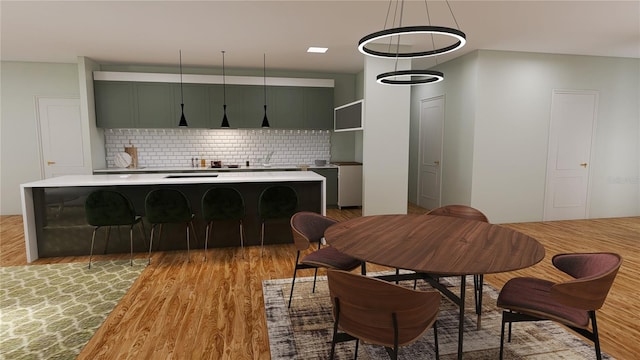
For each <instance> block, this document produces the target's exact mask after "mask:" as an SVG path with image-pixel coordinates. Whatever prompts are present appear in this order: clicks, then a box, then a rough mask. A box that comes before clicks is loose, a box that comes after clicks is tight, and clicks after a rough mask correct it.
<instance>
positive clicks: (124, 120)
mask: <svg viewBox="0 0 640 360" xmlns="http://www.w3.org/2000/svg"><path fill="white" fill-rule="evenodd" d="M93 87H94V92H95V104H96V126H97V127H99V128H134V127H135V121H134V114H135V111H134V98H133V85H132V83H130V82H124V81H94V82H93Z"/></svg>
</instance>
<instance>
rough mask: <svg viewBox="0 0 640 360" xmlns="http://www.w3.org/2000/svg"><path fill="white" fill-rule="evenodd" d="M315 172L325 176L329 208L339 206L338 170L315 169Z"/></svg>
mask: <svg viewBox="0 0 640 360" xmlns="http://www.w3.org/2000/svg"><path fill="white" fill-rule="evenodd" d="M313 172H315V173H317V174H320V175H322V176H324V177H325V178H326V179H327V180H326V189H327V196H326V198H327V207H337V206H338V169H335V168H334V169H313Z"/></svg>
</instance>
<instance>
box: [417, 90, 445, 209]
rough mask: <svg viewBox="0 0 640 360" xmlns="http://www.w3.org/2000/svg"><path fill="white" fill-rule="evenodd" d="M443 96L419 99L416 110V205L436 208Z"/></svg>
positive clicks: (437, 201) (438, 200) (438, 191)
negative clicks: (418, 138) (418, 128)
mask: <svg viewBox="0 0 640 360" xmlns="http://www.w3.org/2000/svg"><path fill="white" fill-rule="evenodd" d="M443 124H444V96H440V97H437V98H432V99H426V100H422V102H421V107H420V146H419V149H420V154H419V156H418V161H419V164H420V165H419V171H418V205H419V206H421V207H424V208H427V209H435V208H437V207H440V194H441V190H442V186H441V183H442V181H441V180H442V172H441V169H442V136H443Z"/></svg>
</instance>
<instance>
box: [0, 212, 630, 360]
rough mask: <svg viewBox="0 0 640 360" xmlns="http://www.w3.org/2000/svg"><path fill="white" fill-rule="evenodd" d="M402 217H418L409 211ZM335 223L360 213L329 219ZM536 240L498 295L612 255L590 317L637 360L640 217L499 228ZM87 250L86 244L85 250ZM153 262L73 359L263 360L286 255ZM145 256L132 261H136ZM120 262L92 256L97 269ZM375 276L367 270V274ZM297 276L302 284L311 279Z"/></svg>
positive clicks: (287, 248)
mask: <svg viewBox="0 0 640 360" xmlns="http://www.w3.org/2000/svg"><path fill="white" fill-rule="evenodd" d="M409 211H410V212H415V213H420V212H423V211H424V209H420V208H415V207H410V208H409ZM328 215H329V216H332V217H334V218H336V219H338V220H346V219H349V218H351V217H354V216H359V215H360V211H359V210H328ZM504 226H508V227H510V228H513V229H516V230H518V231H521V232H524V233H526V234H529V235H531V236H533V237H535V238H537V239H538V240H539V241H540V242H541V243H542V244H543V245H544V247H545V249H546V257H545V259H544V260H543V261H542V262H540V263H539V264H537V265H535V266H532V267H530V268H527V269H524V270H520V271H515V272H510V273H503V274H497V275H488V276H486V277H485V279H486V281H487V282H488V283H490V284H491V285H493V286H495V287H497V288H500V287H501V286H502V285H503V284H504V283H505V282H506V281H507V280H508V279H510V278H511V277H514V276H525V275H526V276H537V277H544V278H549V279H552V280H554V279H555V280H560V279H565V278H566V276H564V275H563V274H562V273H559V272H558V271H557V270H556V269H555V268H553V266H552V265H551V264H550V259H551V257H552V256H553V255H554V254H558V253H562V252H581V251H588V252H595V251H611V252H617V253H619V254H621V255H622V257H623V258H624V262H623V265H622V268H621V269H620V272H619V274H618V277H617V279H616V281H615V283H614V285H613V288H612V289H611V292H610V294H609V297H608V299H607V302H606V303H605V305H604V307H603V308H602V310H601V311H600V312H599V314H598V316H599V321H598V323H599V329H600V334H601V342H602V348H603V350H604V351H606V352H607V353H609V354H611V355H613V356H614V357H616V358H617V359H629V360H631V359H637V358H638V354H640V341H639V340H640V331H639V330H638V324H639V323H640V300H638V295H637V293H638V289H639V288H640V254H639V252H638V248H639V244H640V217H635V218H616V219H597V220H580V221H559V222H544V223H542V222H537V223H522V224H506V225H504ZM88 244H89V242H87V246H89V245H88ZM202 255H203V251H202V250H199V251H192V253H191V262H189V263H187V262H186V252H158V253H154V255H153V263H152V264H151V266H148V267H147V268H146V269H145V270H144V271H143V272H142V274H141V276H140V277H139V279H138V280H137V281H136V282H135V283H134V284H133V286H132V287H131V289H130V290H129V292H128V293H127V295H125V297H124V298H123V299H122V301H120V303H119V304H118V305H117V307H116V308H115V309H114V310H113V311H112V313H111V314H110V315H109V317H108V318H107V320H106V321H105V323H104V324H103V325H102V327H101V328H100V329H99V330H98V331H97V332H96V334H95V335H94V337H93V338H92V339H91V340H90V342H89V343H88V344H87V346H86V347H85V348H84V350H83V351H82V353H81V354H80V356H79V359H269V358H270V355H269V344H268V337H267V331H266V322H265V316H264V311H265V310H264V302H263V298H262V286H261V284H262V281H263V280H265V279H277V278H288V277H291V275H292V269H293V264H294V260H295V250H294V247H293V245H277V246H268V247H266V248H265V251H264V256H263V257H260V250H259V247H251V248H247V249H246V250H245V251H244V258H243V257H242V255H243V254H242V251H241V250H240V249H238V248H224V249H213V250H210V251H209V255H208V261H207V262H203V261H202ZM145 256H146V254H143V253H140V254H136V257H137V258H141V259H142V258H145ZM107 258H109V259H111V258H128V254H122V255H107V256H98V260H101V259H107ZM87 260H88V259H87V257H65V258H49V259H39V260H37V261H36V262H34V264H46V263H56V262H77V261H80V262H86V261H87ZM26 264H27V263H26V255H25V249H24V236H23V230H22V218H21V216H2V217H0V265H1V266H12V265H26ZM381 269H382V268H380V267H376V266H369V267H368V270H370V271H375V270H381ZM307 271H308V272H307V273H305V272H303V273H302V274H301V276H308V275H311V272H310V271H309V270H307Z"/></svg>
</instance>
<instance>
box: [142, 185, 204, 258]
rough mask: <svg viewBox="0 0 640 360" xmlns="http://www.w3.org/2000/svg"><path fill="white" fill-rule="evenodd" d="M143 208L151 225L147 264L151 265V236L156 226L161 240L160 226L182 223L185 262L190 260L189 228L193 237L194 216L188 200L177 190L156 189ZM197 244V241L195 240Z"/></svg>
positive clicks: (147, 197) (150, 194) (149, 194)
mask: <svg viewBox="0 0 640 360" xmlns="http://www.w3.org/2000/svg"><path fill="white" fill-rule="evenodd" d="M144 208H145V213H146V217H147V220H148V221H149V223H151V224H152V227H151V241H150V243H149V264H151V249H152V247H153V235H154V233H155V229H156V225H160V229H159V233H158V239H161V238H162V226H163V225H164V224H170V223H184V224H185V225H186V229H187V261H190V259H191V249H190V244H189V226H191V229H192V230H193V236H194V237H195V236H196V232H195V228H194V227H193V219H194V217H195V215H194V214H193V211H191V204H190V203H189V199H187V197H186V196H185V195H184V194H183V193H182V192H181V191H179V190H174V189H156V190H151V191H150V192H149V193H148V194H147V196H146V198H145V200H144ZM196 242H197V239H196Z"/></svg>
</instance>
